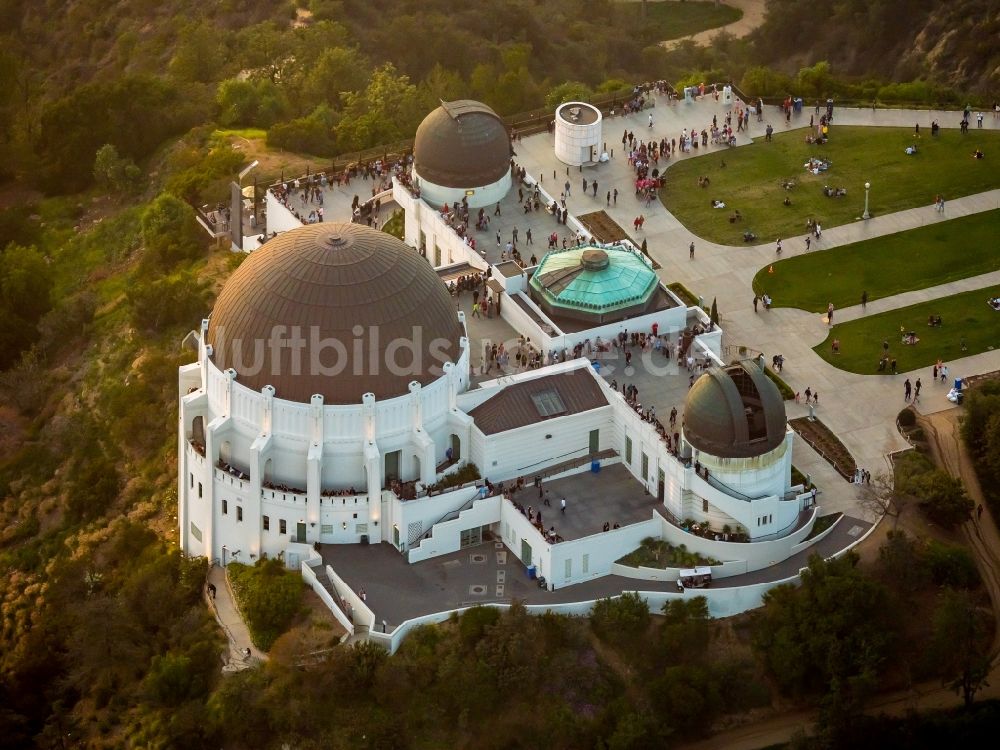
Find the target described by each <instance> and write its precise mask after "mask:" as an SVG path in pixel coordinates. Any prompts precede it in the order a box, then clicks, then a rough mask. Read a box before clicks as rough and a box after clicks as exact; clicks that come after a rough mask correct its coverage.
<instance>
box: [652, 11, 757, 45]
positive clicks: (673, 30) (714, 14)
mask: <svg viewBox="0 0 1000 750" xmlns="http://www.w3.org/2000/svg"><path fill="white" fill-rule="evenodd" d="M634 5H635V6H636V9H637V10H639V7H638V6H639V3H634ZM646 7H647V11H646V20H645V23H646V24H647V27H648V30H649V31H650V33H651V34H652V35H653V36H655V37H656V38H657V39H660V40H663V41H666V40H668V39H679V38H680V37H682V36H688V35H690V34H697V33H698V32H699V31H706V30H708V29H715V28H718V27H719V26H725V25H726V24H729V23H733V22H734V21H739V20H740V19H741V18H742V17H743V11H742V10H739V9H738V8H732V7H730V6H728V5H721V4H720V5H716V4H715V3H714V2H650V3H649V4H648V5H647V6H646Z"/></svg>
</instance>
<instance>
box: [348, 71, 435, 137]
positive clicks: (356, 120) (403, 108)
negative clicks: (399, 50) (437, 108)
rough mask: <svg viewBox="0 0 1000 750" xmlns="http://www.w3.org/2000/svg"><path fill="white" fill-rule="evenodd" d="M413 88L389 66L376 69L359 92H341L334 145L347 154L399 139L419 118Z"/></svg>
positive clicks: (421, 109) (419, 105) (419, 107)
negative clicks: (339, 115) (335, 142)
mask: <svg viewBox="0 0 1000 750" xmlns="http://www.w3.org/2000/svg"><path fill="white" fill-rule="evenodd" d="M423 115H424V111H423V108H422V105H421V101H420V96H419V94H418V92H417V87H416V86H414V85H413V84H412V83H410V79H409V77H408V76H405V75H400V74H399V73H397V71H396V68H395V67H394V66H393V65H391V64H386V65H383V66H381V67H379V68H376V69H375V70H374V71H373V72H372V74H371V77H370V78H369V79H368V85H367V86H366V87H365V89H364V90H363V91H357V92H345V94H344V110H343V117H342V119H341V120H340V123H339V124H338V125H337V127H336V134H337V142H338V144H339V145H340V146H341V147H342V148H344V149H345V150H348V151H355V150H360V149H364V148H369V147H371V146H376V145H382V144H389V143H392V142H394V141H399V140H402V139H403V138H404V137H406V136H408V135H409V134H411V133H412V132H413V130H414V129H415V128H416V126H417V124H418V123H419V122H420V120H421V119H422V118H423Z"/></svg>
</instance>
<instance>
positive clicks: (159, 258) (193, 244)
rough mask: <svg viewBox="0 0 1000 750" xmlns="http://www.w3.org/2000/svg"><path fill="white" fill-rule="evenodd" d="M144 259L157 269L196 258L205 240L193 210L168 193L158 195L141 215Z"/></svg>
mask: <svg viewBox="0 0 1000 750" xmlns="http://www.w3.org/2000/svg"><path fill="white" fill-rule="evenodd" d="M141 226H142V241H143V244H144V245H145V248H146V255H145V258H144V259H145V260H146V261H147V262H149V263H152V264H153V265H156V266H159V267H160V268H169V267H171V266H173V265H174V264H175V263H177V262H179V261H181V260H186V259H190V258H194V257H196V256H197V255H198V254H200V253H201V251H202V247H203V245H204V241H203V239H202V235H201V231H200V230H199V228H198V222H197V221H196V220H195V218H194V209H192V208H191V206H189V205H188V204H187V203H185V202H184V201H182V200H181V199H180V198H177V197H176V196H174V195H171V194H170V193H160V195H158V196H157V197H156V199H155V200H153V202H152V203H150V204H149V205H148V206H147V207H146V210H145V211H143V213H142V220H141Z"/></svg>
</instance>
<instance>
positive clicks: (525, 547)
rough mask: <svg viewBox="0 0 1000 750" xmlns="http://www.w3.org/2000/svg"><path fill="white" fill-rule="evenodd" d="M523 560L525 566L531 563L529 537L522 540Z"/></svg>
mask: <svg viewBox="0 0 1000 750" xmlns="http://www.w3.org/2000/svg"><path fill="white" fill-rule="evenodd" d="M521 562H523V563H524V564H525V566H528V565H531V545H530V544H528V540H527V539H522V540H521Z"/></svg>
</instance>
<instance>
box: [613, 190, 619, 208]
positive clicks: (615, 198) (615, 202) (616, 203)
mask: <svg viewBox="0 0 1000 750" xmlns="http://www.w3.org/2000/svg"><path fill="white" fill-rule="evenodd" d="M611 200H612V202H613V203H614V204H615V205H616V206H617V205H618V188H615V189H614V190H612V191H611Z"/></svg>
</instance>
